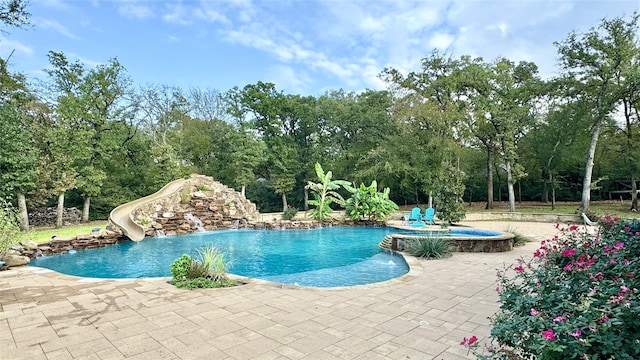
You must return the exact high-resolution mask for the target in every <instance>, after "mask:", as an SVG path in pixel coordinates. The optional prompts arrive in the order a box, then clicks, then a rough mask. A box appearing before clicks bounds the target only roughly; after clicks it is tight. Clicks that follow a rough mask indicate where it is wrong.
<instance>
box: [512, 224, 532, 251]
mask: <svg viewBox="0 0 640 360" xmlns="http://www.w3.org/2000/svg"><path fill="white" fill-rule="evenodd" d="M507 232H508V233H510V234H513V246H523V245H524V244H526V243H527V242H529V239H527V237H526V236H524V235H522V234H521V233H520V232H519V231H517V230H516V229H514V228H512V227H511V226H509V227H508V228H507Z"/></svg>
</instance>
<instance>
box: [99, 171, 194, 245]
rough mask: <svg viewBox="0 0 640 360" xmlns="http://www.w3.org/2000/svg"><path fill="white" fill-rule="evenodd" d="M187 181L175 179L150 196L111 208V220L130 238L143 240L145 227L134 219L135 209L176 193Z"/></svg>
mask: <svg viewBox="0 0 640 360" xmlns="http://www.w3.org/2000/svg"><path fill="white" fill-rule="evenodd" d="M187 182H188V180H185V179H178V180H174V181H172V182H170V183H168V184H167V185H165V186H164V187H163V188H162V189H160V190H158V191H157V192H155V193H153V194H151V195H149V196H145V197H143V198H140V199H137V200H134V201H132V202H129V203H126V204H122V205H120V206H118V207H117V208H115V209H113V210H111V214H109V221H110V222H111V223H112V224H113V225H115V226H117V227H119V228H120V229H121V230H122V232H123V233H124V234H125V235H126V236H127V237H128V238H129V239H131V240H133V241H141V240H143V239H144V235H145V234H144V227H142V225H140V224H138V223H136V222H135V221H133V213H132V212H133V210H135V209H136V208H137V207H138V206H140V205H144V204H147V203H150V202H153V201H155V200H158V199H161V198H163V197H167V196H169V195H171V194H173V193H175V192H176V191H178V190H180V189H181V188H182V187H183V186H184V185H185V184H186V183H187Z"/></svg>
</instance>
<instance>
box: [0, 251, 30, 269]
mask: <svg viewBox="0 0 640 360" xmlns="http://www.w3.org/2000/svg"><path fill="white" fill-rule="evenodd" d="M2 261H4V262H5V265H6V266H8V267H14V266H23V265H27V264H28V263H29V261H30V259H29V258H28V257H27V256H22V255H16V254H8V255H5V257H4V259H3V260H2Z"/></svg>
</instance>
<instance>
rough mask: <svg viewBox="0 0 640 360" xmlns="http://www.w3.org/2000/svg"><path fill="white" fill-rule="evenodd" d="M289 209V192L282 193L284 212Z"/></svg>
mask: <svg viewBox="0 0 640 360" xmlns="http://www.w3.org/2000/svg"><path fill="white" fill-rule="evenodd" d="M285 211H287V194H285V193H282V212H285Z"/></svg>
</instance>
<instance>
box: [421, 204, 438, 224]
mask: <svg viewBox="0 0 640 360" xmlns="http://www.w3.org/2000/svg"><path fill="white" fill-rule="evenodd" d="M435 214H436V211H435V210H434V209H433V208H426V209H425V210H424V216H423V217H422V220H424V222H426V223H427V224H430V225H433V223H434V222H433V217H434V215H435Z"/></svg>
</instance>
